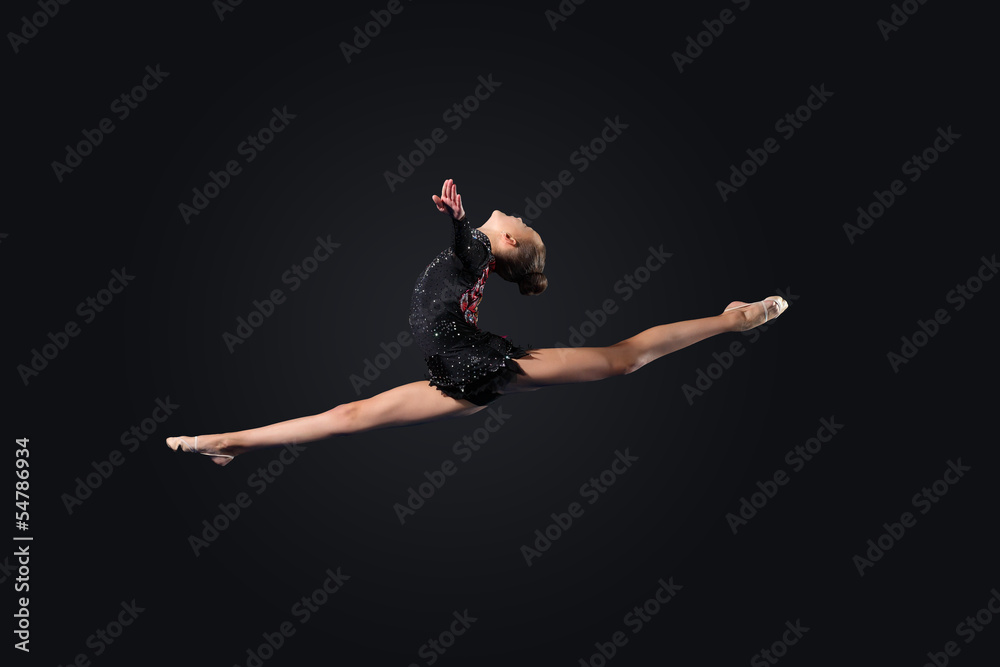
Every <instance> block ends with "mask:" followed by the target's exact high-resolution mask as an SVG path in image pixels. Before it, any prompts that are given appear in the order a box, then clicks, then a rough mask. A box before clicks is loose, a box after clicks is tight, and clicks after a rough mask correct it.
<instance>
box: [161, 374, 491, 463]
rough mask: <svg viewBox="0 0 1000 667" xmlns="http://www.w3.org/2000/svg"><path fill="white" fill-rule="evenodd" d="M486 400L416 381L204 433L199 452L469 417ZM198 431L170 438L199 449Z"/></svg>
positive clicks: (227, 452) (223, 458)
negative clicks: (311, 411) (301, 413)
mask: <svg viewBox="0 0 1000 667" xmlns="http://www.w3.org/2000/svg"><path fill="white" fill-rule="evenodd" d="M484 407H486V406H482V405H476V404H474V403H472V402H470V401H467V400H465V399H456V398H451V397H450V396H446V395H445V394H444V393H443V392H441V390H439V389H438V388H436V387H434V386H432V385H431V384H430V383H429V382H428V381H426V380H423V381H419V382H410V383H408V384H404V385H400V386H398V387H394V388H393V389H389V390H387V391H383V392H382V393H381V394H376V395H375V396H372V397H371V398H365V399H362V400H359V401H351V402H350V403H341V404H340V405H338V406H336V407H333V408H331V409H330V410H327V411H326V412H321V413H319V414H315V415H309V416H308V417H299V418H298V419H289V420H288V421H283V422H278V423H276V424H270V425H268V426H261V427H259V428H252V429H247V430H245V431H233V432H230V433H215V434H210V435H199V436H198V444H197V450H198V451H199V452H205V453H211V454H219V455H220V456H214V457H213V459H212V460H213V461H215V462H216V463H218V464H220V465H225V464H226V463H228V462H229V461H230V460H231V459H230V458H227V457H230V456H237V455H239V454H243V453H245V452H248V451H250V450H252V449H258V448H261V447H274V446H277V445H285V444H302V443H306V442H315V441H316V440H325V439H326V438H330V437H333V436H338V435H349V434H351V433H361V432H362V431H371V430H373V429H377V428H388V427H392V426H409V425H412V424H421V423H424V422H430V421H436V420H439V419H446V418H449V417H463V416H465V415H471V414H473V413H476V412H479V411H480V410H482V409H483V408H484ZM194 442H195V440H194V438H193V437H189V436H180V437H171V438H167V445H168V446H169V447H170V448H171V449H175V450H176V449H181V450H187V451H193V450H194V448H195V444H194Z"/></svg>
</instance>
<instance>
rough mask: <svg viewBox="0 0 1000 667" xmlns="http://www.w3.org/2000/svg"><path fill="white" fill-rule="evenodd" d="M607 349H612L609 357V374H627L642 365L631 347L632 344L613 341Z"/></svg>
mask: <svg viewBox="0 0 1000 667" xmlns="http://www.w3.org/2000/svg"><path fill="white" fill-rule="evenodd" d="M609 349H611V351H612V354H611V355H610V358H609V363H610V366H611V368H610V374H611V375H628V374H629V373H633V372H635V371H637V370H639V369H640V368H641V367H642V366H643V363H642V361H641V359H640V358H639V355H638V354H637V353H636V352H635V350H634V349H632V346H630V345H627V344H624V342H622V343H615V344H614V345H612V346H611V347H610V348H609Z"/></svg>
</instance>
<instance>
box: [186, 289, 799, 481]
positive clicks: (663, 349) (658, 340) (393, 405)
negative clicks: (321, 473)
mask: <svg viewBox="0 0 1000 667" xmlns="http://www.w3.org/2000/svg"><path fill="white" fill-rule="evenodd" d="M764 304H765V305H764V307H766V308H768V309H769V310H768V312H769V316H768V317H769V318H771V319H773V318H775V317H777V316H778V315H779V314H781V312H783V311H784V309H785V308H787V307H788V304H787V303H785V302H784V299H781V297H769V299H768V300H765V301H764ZM743 305H744V304H742V302H739V301H734V302H733V303H731V304H729V307H730V308H732V307H736V308H737V309H736V310H730V311H728V312H724V313H723V314H721V315H716V316H715V317H705V318H701V319H697V320H685V321H683V322H674V323H672V324H663V325H660V326H657V327H653V328H651V329H646V330H645V331H643V332H641V333H639V334H636V335H635V336H632V337H631V338H627V339H625V340H623V341H620V342H618V343H615V344H614V345H611V346H608V347H577V348H549V349H541V350H532V351H531V355H530V356H528V357H525V358H522V359H519V360H518V363H519V364H520V365H521V368H522V369H523V370H524V371H525V376H522V377H519V378H518V379H517V380H516V382H513V383H511V384H509V385H508V386H507V387H506V388H505V390H504V393H517V392H521V391H534V390H536V389H540V388H541V387H545V386H550V385H556V384H568V383H575V382H592V381H594V380H601V379H604V378H607V377H611V376H613V375H625V374H627V373H632V372H634V371H636V370H638V369H639V368H641V367H642V366H645V365H646V364H648V363H649V362H651V361H654V360H656V359H659V358H660V357H662V356H664V355H666V354H670V353H671V352H674V351H676V350H679V349H681V348H684V347H687V346H689V345H693V344H694V343H697V342H699V341H702V340H704V339H706V338H709V337H711V336H715V335H717V334H720V333H724V332H727V331H743V330H746V329H749V328H753V327H755V326H758V325H759V324H761V323H762V322H763V321H764V310H763V308H764V307H762V306H761V305H760V303H757V304H746V307H745V308H740V306H743ZM484 407H485V406H480V405H475V404H474V403H472V402H470V401H466V400H464V399H454V398H451V397H449V396H446V395H444V394H443V393H442V392H441V391H440V390H438V389H437V388H435V387H433V386H431V384H430V383H429V382H427V381H421V382H411V383H409V384H405V385H401V386H399V387H396V388H394V389H390V390H388V391H384V392H382V393H381V394H378V395H376V396H372V397H371V398H366V399H363V400H360V401H353V402H351V403H343V404H341V405H338V406H336V407H334V408H333V409H331V410H327V411H326V412H322V413H320V414H316V415H311V416H309V417H300V418H298V419H290V420H288V421H283V422H278V423H277V424H271V425H269V426H262V427H260V428H254V429H249V430H246V431H235V432H232V433H219V434H211V435H199V436H198V451H200V452H202V453H207V454H223V455H227V456H238V455H239V454H242V453H244V452H247V451H250V450H252V449H257V448H261V447H273V446H276V445H284V444H301V443H305V442H313V441H316V440H323V439H325V438H329V437H332V436H336V435H347V434H349V433H360V432H362V431H370V430H373V429H377V428H389V427H395V426H408V425H412V424H420V423H423V422H429V421H436V420H439V419H445V418H448V417H462V416H465V415H471V414H474V413H476V412H479V411H480V410H482V409H483V408H484ZM193 441H194V439H193V438H189V437H184V436H182V437H172V438H167V445H168V446H169V447H170V448H171V449H175V450H176V449H178V448H181V449H190V448H191V443H192V442H193ZM212 460H213V461H215V462H216V463H219V464H220V465H225V464H226V463H229V461H231V460H232V459H231V458H223V457H221V456H220V457H213V459H212Z"/></svg>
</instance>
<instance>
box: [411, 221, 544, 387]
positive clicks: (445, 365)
mask: <svg viewBox="0 0 1000 667" xmlns="http://www.w3.org/2000/svg"><path fill="white" fill-rule="evenodd" d="M452 223H454V227H455V243H454V245H453V246H452V247H450V248H447V249H445V250H442V251H441V252H440V253H439V254H438V256H437V257H435V258H434V261H432V262H431V263H430V264H429V265H428V266H427V268H426V269H424V271H423V273H421V274H420V277H419V278H417V284H416V286H415V287H414V289H413V298H412V299H411V301H410V330H411V332H412V333H413V338H414V340H415V341H416V343H417V345H418V346H419V347H420V349H421V350H422V351H423V353H424V361H425V362H426V363H427V372H426V373H425V374H424V377H425V379H426V380H429V381H430V383H431V385H432V386H435V387H437V388H438V389H439V390H441V391H442V392H443V393H445V394H446V395H448V396H451V397H453V398H464V399H467V400H469V401H471V402H472V403H474V404H476V405H486V404H487V403H489V402H490V401H492V400H494V399H495V398H497V396H499V390H500V389H502V388H503V387H504V386H505V385H506V384H507V383H509V382H510V381H511V380H513V379H514V377H515V376H516V375H519V374H523V371H522V370H521V367H520V366H519V365H518V363H517V362H516V361H514V359H518V358H521V357H524V356H525V355H527V354H528V351H527V349H525V348H522V347H519V346H518V345H515V344H514V343H513V342H511V341H510V340H508V339H507V337H506V336H498V335H496V334H492V333H490V332H488V331H483V330H482V329H480V328H479V326H478V321H479V303H480V301H482V298H483V290H484V289H485V287H486V279H487V278H488V277H489V275H490V272H491V271H492V270H493V269H494V267H495V266H496V258H495V257H494V256H493V253H492V248H491V247H490V239H489V237H488V236H487V235H486V234H484V233H483V232H481V231H479V230H478V229H475V228H474V227H473V226H472V223H470V222H469V220H468V218H462V219H461V220H455V219H452Z"/></svg>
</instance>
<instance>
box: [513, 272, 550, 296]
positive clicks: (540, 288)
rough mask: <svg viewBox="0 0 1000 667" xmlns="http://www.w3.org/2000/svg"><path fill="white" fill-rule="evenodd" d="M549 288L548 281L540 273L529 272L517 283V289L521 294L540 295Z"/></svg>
mask: <svg viewBox="0 0 1000 667" xmlns="http://www.w3.org/2000/svg"><path fill="white" fill-rule="evenodd" d="M548 286H549V279H548V278H546V277H545V274H544V273H542V272H540V271H529V272H528V273H526V274H524V277H523V278H521V279H520V280H519V281H517V287H518V289H519V290H520V291H521V294H527V295H535V294H541V293H542V292H544V291H545V288H546V287H548Z"/></svg>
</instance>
